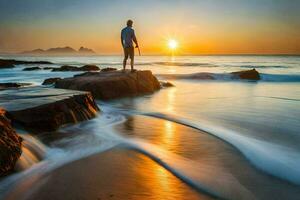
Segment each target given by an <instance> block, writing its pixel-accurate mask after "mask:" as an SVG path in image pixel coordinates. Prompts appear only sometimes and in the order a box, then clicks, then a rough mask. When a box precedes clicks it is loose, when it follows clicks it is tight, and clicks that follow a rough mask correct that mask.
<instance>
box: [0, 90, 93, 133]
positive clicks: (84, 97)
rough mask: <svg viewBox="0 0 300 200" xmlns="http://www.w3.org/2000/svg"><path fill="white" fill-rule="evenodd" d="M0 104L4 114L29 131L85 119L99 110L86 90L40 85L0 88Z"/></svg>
mask: <svg viewBox="0 0 300 200" xmlns="http://www.w3.org/2000/svg"><path fill="white" fill-rule="evenodd" d="M0 97H1V98H0V106H1V107H3V108H5V109H6V110H7V112H8V117H9V118H10V119H11V120H12V122H14V123H18V124H20V125H22V126H23V127H25V128H27V129H29V130H30V131H31V132H33V133H39V132H45V131H54V130H56V129H58V128H59V127H61V126H63V125H66V124H71V123H77V122H80V121H84V120H88V119H91V118H93V117H95V116H96V113H97V112H98V111H99V108H98V107H97V105H96V103H95V101H94V99H93V97H92V95H91V94H90V93H89V92H80V91H70V90H61V89H52V88H44V87H30V88H22V89H19V90H18V91H17V92H16V91H14V90H4V91H0Z"/></svg>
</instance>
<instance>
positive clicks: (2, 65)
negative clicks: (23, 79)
mask: <svg viewBox="0 0 300 200" xmlns="http://www.w3.org/2000/svg"><path fill="white" fill-rule="evenodd" d="M14 67H15V66H14V65H13V64H12V63H10V62H5V61H2V60H0V69H5V68H14Z"/></svg>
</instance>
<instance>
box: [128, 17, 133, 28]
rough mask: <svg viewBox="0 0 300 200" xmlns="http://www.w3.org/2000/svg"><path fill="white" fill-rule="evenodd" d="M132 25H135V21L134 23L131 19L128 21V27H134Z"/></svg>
mask: <svg viewBox="0 0 300 200" xmlns="http://www.w3.org/2000/svg"><path fill="white" fill-rule="evenodd" d="M132 24H133V21H132V20H131V19H129V20H128V21H127V26H129V27H132Z"/></svg>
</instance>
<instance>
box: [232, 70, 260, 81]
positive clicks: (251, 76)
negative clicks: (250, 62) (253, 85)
mask: <svg viewBox="0 0 300 200" xmlns="http://www.w3.org/2000/svg"><path fill="white" fill-rule="evenodd" d="M231 74H232V75H233V79H247V80H260V75H259V73H258V71H256V69H252V70H245V71H238V72H232V73H231Z"/></svg>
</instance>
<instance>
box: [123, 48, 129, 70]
mask: <svg viewBox="0 0 300 200" xmlns="http://www.w3.org/2000/svg"><path fill="white" fill-rule="evenodd" d="M127 59H128V51H127V49H126V48H124V60H123V70H124V71H125V69H126V63H127Z"/></svg>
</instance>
